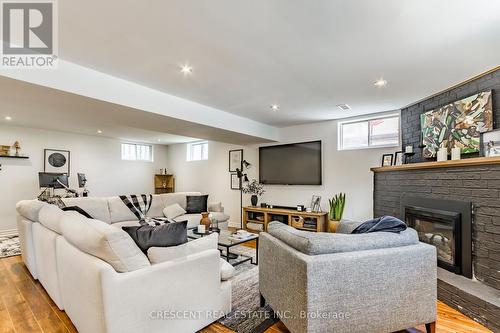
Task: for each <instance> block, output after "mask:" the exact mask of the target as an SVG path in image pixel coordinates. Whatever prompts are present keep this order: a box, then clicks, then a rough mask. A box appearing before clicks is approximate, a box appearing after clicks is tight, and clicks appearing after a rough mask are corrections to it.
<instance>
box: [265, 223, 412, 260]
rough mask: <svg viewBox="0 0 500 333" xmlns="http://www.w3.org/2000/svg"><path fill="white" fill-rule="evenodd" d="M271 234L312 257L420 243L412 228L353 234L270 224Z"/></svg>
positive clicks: (269, 231) (269, 230)
mask: <svg viewBox="0 0 500 333" xmlns="http://www.w3.org/2000/svg"><path fill="white" fill-rule="evenodd" d="M268 233H269V234H271V235H272V236H274V237H276V238H278V239H279V240H281V241H282V242H284V243H286V244H288V245H289V246H291V247H293V248H294V249H296V250H298V251H300V252H302V253H305V254H309V255H317V254H328V253H340V252H353V251H364V250H375V249H383V248H391V247H399V246H407V245H414V244H418V243H419V240H418V235H417V232H416V231H415V230H414V229H411V228H408V229H406V230H405V231H402V232H401V233H399V234H395V233H392V232H374V233H369V234H354V235H353V234H339V233H326V232H309V231H302V230H297V229H295V228H292V227H290V226H288V225H286V224H284V223H281V222H271V223H269V225H268Z"/></svg>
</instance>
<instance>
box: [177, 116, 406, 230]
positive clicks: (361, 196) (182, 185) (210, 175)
mask: <svg viewBox="0 0 500 333" xmlns="http://www.w3.org/2000/svg"><path fill="white" fill-rule="evenodd" d="M337 139H338V138H337V121H325V122H321V123H314V124H307V125H300V126H293V127H287V128H282V129H281V130H280V143H291V142H301V141H313V140H322V142H323V185H322V186H279V185H267V186H266V187H265V189H266V193H265V194H264V195H263V196H262V197H261V198H260V199H259V202H266V203H268V204H274V205H282V206H296V205H298V204H304V205H306V206H309V204H310V201H311V197H312V195H314V194H316V195H320V196H322V208H323V210H325V211H327V210H328V198H331V197H332V196H333V195H334V194H335V193H338V192H345V193H346V194H347V204H346V209H345V214H344V217H345V218H352V219H359V220H365V219H369V218H371V217H372V213H373V175H372V172H371V171H370V167H373V166H379V165H380V163H381V160H382V154H384V153H394V152H395V151H396V150H398V149H397V148H379V149H363V150H350V151H338V150H337ZM238 148H243V149H244V158H245V159H246V160H247V161H249V162H250V163H252V164H253V167H252V168H250V169H249V170H248V175H249V178H250V179H252V178H255V179H258V165H259V161H258V146H245V147H238V146H232V145H227V144H223V143H219V142H209V159H208V161H198V162H187V161H186V145H185V144H177V145H170V146H169V147H168V163H169V164H168V168H169V172H172V173H174V174H175V176H176V182H177V183H176V186H177V187H176V188H177V190H179V191H188V190H189V191H191V190H193V191H194V190H197V191H201V192H205V193H207V194H210V199H211V200H217V201H222V202H223V204H224V206H225V207H226V211H227V212H228V213H229V214H230V215H231V220H230V221H231V225H237V224H239V192H238V191H233V190H230V184H229V182H230V176H229V172H228V163H229V162H228V159H229V157H228V151H229V150H230V149H238ZM284 167H286V166H284ZM248 204H249V196H248V195H245V198H244V205H248Z"/></svg>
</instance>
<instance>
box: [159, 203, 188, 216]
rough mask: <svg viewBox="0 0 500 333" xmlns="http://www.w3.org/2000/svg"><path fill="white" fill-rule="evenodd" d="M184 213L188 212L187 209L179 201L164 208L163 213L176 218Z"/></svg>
mask: <svg viewBox="0 0 500 333" xmlns="http://www.w3.org/2000/svg"><path fill="white" fill-rule="evenodd" d="M184 214H186V211H185V210H184V208H182V207H181V205H179V204H178V203H174V204H172V205H170V206H167V207H165V208H164V209H163V215H165V217H166V218H167V219H175V218H176V217H177V216H181V215H184Z"/></svg>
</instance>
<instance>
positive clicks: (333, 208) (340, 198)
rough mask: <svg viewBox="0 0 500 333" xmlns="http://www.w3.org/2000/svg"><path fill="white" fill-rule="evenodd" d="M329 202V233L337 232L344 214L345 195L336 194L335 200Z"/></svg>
mask: <svg viewBox="0 0 500 333" xmlns="http://www.w3.org/2000/svg"><path fill="white" fill-rule="evenodd" d="M328 202H329V203H330V212H329V214H328V218H329V221H328V232H336V231H337V227H338V225H339V223H340V220H341V219H342V215H343V214H344V208H345V193H339V194H335V196H334V197H333V198H331V199H328Z"/></svg>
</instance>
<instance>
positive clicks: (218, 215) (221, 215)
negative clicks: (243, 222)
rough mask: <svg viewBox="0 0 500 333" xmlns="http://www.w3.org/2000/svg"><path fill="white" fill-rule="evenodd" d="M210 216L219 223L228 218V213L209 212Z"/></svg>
mask: <svg viewBox="0 0 500 333" xmlns="http://www.w3.org/2000/svg"><path fill="white" fill-rule="evenodd" d="M210 217H211V218H212V220H214V221H218V222H219V223H221V222H226V221H227V220H229V215H227V214H225V213H220V212H211V213H210ZM200 218H201V217H200Z"/></svg>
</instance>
